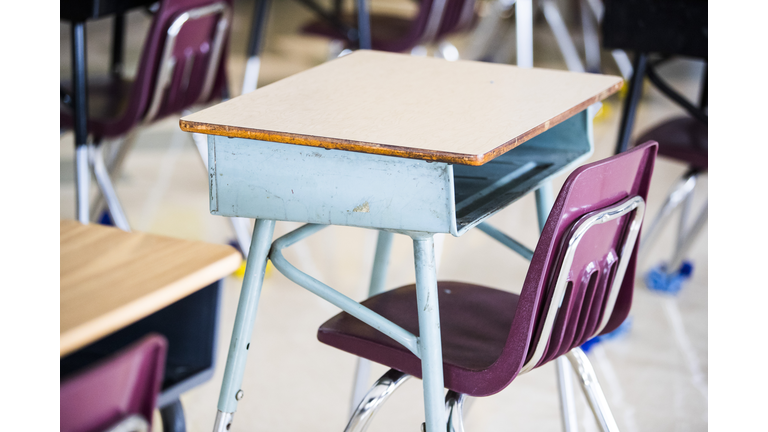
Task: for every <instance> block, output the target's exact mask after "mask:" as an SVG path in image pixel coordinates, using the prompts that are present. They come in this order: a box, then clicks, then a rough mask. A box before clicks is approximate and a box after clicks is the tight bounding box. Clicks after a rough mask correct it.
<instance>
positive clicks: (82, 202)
mask: <svg viewBox="0 0 768 432" xmlns="http://www.w3.org/2000/svg"><path fill="white" fill-rule="evenodd" d="M86 82H87V70H86V60H85V23H84V22H75V23H72V87H73V88H72V90H73V93H74V95H73V102H74V106H75V109H74V116H73V117H74V123H75V124H74V129H75V173H76V177H75V185H76V194H75V196H76V198H75V200H76V201H75V207H76V208H77V220H78V221H80V223H83V224H87V223H88V222H89V219H90V218H89V217H88V216H89V215H88V210H89V209H88V193H89V192H88V187H89V186H90V184H91V175H90V170H89V169H88V146H87V145H86V142H87V140H88V123H87V122H88V88H87V85H86Z"/></svg>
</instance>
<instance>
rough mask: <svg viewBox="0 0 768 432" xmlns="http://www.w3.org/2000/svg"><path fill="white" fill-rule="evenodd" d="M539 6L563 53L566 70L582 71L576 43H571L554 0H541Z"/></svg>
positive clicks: (582, 67) (582, 66) (571, 40)
mask: <svg viewBox="0 0 768 432" xmlns="http://www.w3.org/2000/svg"><path fill="white" fill-rule="evenodd" d="M541 7H542V9H543V10H544V18H546V20H547V24H549V28H551V29H552V33H554V35H555V40H556V41H557V46H558V47H560V52H561V53H562V54H563V59H564V60H565V64H566V66H567V67H568V70H569V71H573V72H584V65H583V64H582V63H581V59H580V58H579V53H578V51H576V45H574V44H573V39H571V35H570V33H569V32H568V27H566V25H565V22H564V21H563V17H562V16H561V15H560V10H559V9H558V8H557V4H556V3H555V2H554V0H544V1H542V2H541Z"/></svg>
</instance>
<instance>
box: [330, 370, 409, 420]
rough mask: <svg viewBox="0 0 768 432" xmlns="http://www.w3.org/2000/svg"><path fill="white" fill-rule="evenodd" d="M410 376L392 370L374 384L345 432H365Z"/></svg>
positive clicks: (362, 399)
mask: <svg viewBox="0 0 768 432" xmlns="http://www.w3.org/2000/svg"><path fill="white" fill-rule="evenodd" d="M410 377H411V376H410V375H407V374H404V373H402V372H400V371H397V370H394V369H390V370H389V371H387V373H385V374H384V375H383V376H382V377H381V378H379V379H378V381H376V383H375V384H373V387H371V389H370V390H368V392H367V393H366V394H365V395H363V397H362V398H361V400H360V403H359V404H358V405H357V407H356V409H355V410H354V411H353V412H352V416H351V418H350V419H349V423H347V427H346V428H345V429H344V432H363V431H365V430H366V429H367V428H368V425H369V424H370V423H371V419H373V416H374V415H375V414H376V412H377V411H378V410H379V408H380V407H381V405H382V404H383V403H384V402H385V401H386V400H387V398H388V397H389V396H390V395H391V394H392V393H393V392H394V391H395V390H397V388H398V387H400V385H401V384H402V383H404V382H406V381H407V380H408V378H410Z"/></svg>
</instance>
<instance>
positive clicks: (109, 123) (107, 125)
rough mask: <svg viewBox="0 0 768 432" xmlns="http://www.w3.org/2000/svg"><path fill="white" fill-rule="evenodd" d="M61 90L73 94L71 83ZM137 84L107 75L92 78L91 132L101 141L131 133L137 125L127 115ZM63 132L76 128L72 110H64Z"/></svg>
mask: <svg viewBox="0 0 768 432" xmlns="http://www.w3.org/2000/svg"><path fill="white" fill-rule="evenodd" d="M61 87H62V88H63V89H65V90H66V91H67V92H69V93H70V94H72V93H73V92H72V86H71V83H69V82H66V83H62V84H61ZM133 87H134V86H133V81H127V80H124V79H120V78H113V77H111V76H110V77H107V76H101V77H93V78H90V77H89V78H88V132H89V133H91V134H93V135H94V136H96V137H99V138H111V137H115V136H119V135H122V134H124V133H125V132H127V131H128V129H129V128H130V127H131V126H132V125H133V123H134V122H130V121H125V120H127V119H124V118H123V116H124V114H125V112H126V111H127V109H128V104H129V103H130V100H131V99H130V98H131V96H132V90H133ZM59 122H60V125H59V127H60V128H62V129H72V127H73V123H74V119H73V113H72V110H71V109H70V108H69V107H62V109H61V111H60V119H59Z"/></svg>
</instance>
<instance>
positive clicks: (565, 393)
mask: <svg viewBox="0 0 768 432" xmlns="http://www.w3.org/2000/svg"><path fill="white" fill-rule="evenodd" d="M555 367H556V369H557V389H558V393H559V395H560V414H561V420H562V421H563V430H564V431H565V432H578V430H579V417H578V416H577V415H576V398H575V397H574V392H573V376H572V374H571V369H570V368H568V364H567V362H566V360H565V359H564V358H562V356H561V357H559V358H557V359H556V360H555Z"/></svg>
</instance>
